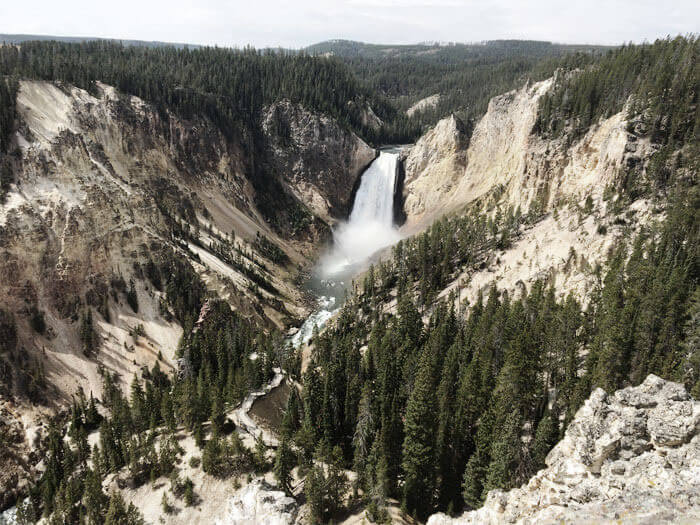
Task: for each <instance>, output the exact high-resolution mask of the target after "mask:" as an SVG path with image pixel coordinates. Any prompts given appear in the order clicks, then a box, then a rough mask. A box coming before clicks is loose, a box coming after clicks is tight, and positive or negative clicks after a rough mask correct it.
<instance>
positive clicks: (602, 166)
mask: <svg viewBox="0 0 700 525" xmlns="http://www.w3.org/2000/svg"><path fill="white" fill-rule="evenodd" d="M552 84H553V79H549V80H546V81H543V82H538V83H536V84H533V85H526V86H524V87H523V88H521V89H519V90H515V91H511V92H509V93H506V94H504V95H500V96H497V97H494V98H493V99H492V100H491V102H490V103H489V106H488V110H487V112H486V114H485V115H484V116H483V117H482V118H481V119H480V120H479V121H478V122H477V123H476V125H475V126H474V130H473V133H472V134H471V138H470V139H469V140H467V137H466V136H465V130H464V126H458V125H457V122H456V119H455V117H454V116H451V117H448V118H447V119H444V120H442V121H440V122H439V123H438V124H437V125H436V126H435V127H434V128H433V129H432V130H430V131H429V132H428V133H426V135H424V136H423V137H422V138H421V139H420V140H419V141H418V142H417V143H416V145H415V146H414V147H413V148H412V149H411V150H410V151H409V153H408V155H407V157H406V161H405V168H406V180H407V183H406V185H405V187H404V200H405V202H406V203H407V206H406V215H407V225H408V226H410V225H411V224H415V223H424V222H430V220H431V219H433V218H435V217H436V216H439V215H441V214H444V213H446V212H449V211H453V210H455V209H458V208H460V207H462V206H464V205H465V204H468V203H472V202H474V201H477V200H478V199H480V198H483V197H485V196H491V195H492V194H493V193H494V191H495V190H497V193H498V195H497V198H496V200H497V201H499V202H501V203H504V204H507V205H511V206H513V207H518V206H519V207H520V208H521V210H522V211H527V210H529V209H530V208H531V207H532V206H533V205H535V204H537V205H541V204H542V205H544V207H545V208H551V207H553V206H555V205H557V204H560V203H562V202H565V201H567V200H572V201H577V200H579V199H581V198H585V197H586V196H588V195H589V194H593V196H594V197H600V196H602V193H603V190H604V188H605V186H606V185H607V184H608V183H610V182H611V181H612V180H613V178H614V177H615V175H616V174H617V173H618V171H619V169H620V168H621V167H622V166H624V165H625V164H626V163H637V162H639V161H642V163H643V161H644V160H645V159H646V158H647V157H648V156H649V154H650V153H651V152H652V151H653V148H652V147H651V146H650V145H649V143H648V141H645V140H644V139H643V138H640V137H638V136H637V135H635V133H634V132H633V131H629V130H628V126H627V125H626V124H627V122H626V121H625V118H624V112H622V113H619V114H616V115H613V116H611V117H610V118H608V119H604V120H602V121H601V122H599V123H598V124H597V125H595V126H593V127H592V128H591V129H590V130H589V132H588V133H587V134H586V135H585V136H584V137H582V138H581V139H580V140H578V141H576V142H574V143H572V144H569V143H567V142H566V141H564V140H562V139H557V140H549V139H543V138H541V137H539V136H537V135H536V134H534V133H533V126H534V123H535V119H536V117H537V108H538V102H539V99H540V97H541V96H542V95H543V94H545V93H546V92H547V91H548V90H549V89H551V87H552ZM444 181H447V183H445V182H444Z"/></svg>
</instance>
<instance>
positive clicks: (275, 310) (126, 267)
mask: <svg viewBox="0 0 700 525" xmlns="http://www.w3.org/2000/svg"><path fill="white" fill-rule="evenodd" d="M17 113H18V119H17V128H16V132H15V134H14V135H13V143H14V146H13V150H14V154H13V155H12V156H11V159H12V160H11V165H12V170H13V179H14V183H13V184H12V186H11V187H10V189H9V191H8V192H7V194H6V197H5V200H4V202H3V203H2V204H0V275H2V276H3V278H2V279H1V280H0V302H1V303H2V307H0V309H2V311H3V316H2V317H1V318H0V331H2V333H3V336H5V335H7V337H4V341H3V348H2V350H3V352H4V351H9V352H10V354H7V355H12V356H14V358H13V359H16V360H19V361H17V362H15V363H14V365H13V366H12V367H9V368H3V372H2V373H3V375H4V381H3V384H4V385H5V386H4V387H3V390H2V391H0V394H1V396H0V397H1V398H2V399H3V401H2V402H1V403H2V404H1V405H0V415H1V416H2V421H3V424H6V425H7V428H8V429H10V430H9V432H10V434H15V433H16V434H17V440H16V441H17V446H18V450H21V449H23V448H24V447H31V446H32V445H31V441H32V439H33V437H32V436H33V435H35V434H36V433H37V432H38V433H39V434H41V430H40V428H39V427H41V426H42V425H43V423H40V421H41V420H42V419H43V417H41V416H40V415H39V413H41V412H46V411H49V412H52V411H53V410H55V409H60V408H61V407H65V406H66V405H67V404H68V403H69V401H70V396H72V395H73V394H75V392H76V390H77V389H78V388H82V389H83V390H84V392H85V393H86V395H89V393H90V392H93V393H94V394H95V395H96V396H99V395H100V392H101V379H100V374H99V371H98V370H99V367H105V369H107V370H108V371H111V372H117V373H118V374H119V376H120V378H121V379H122V381H123V382H124V384H127V383H128V382H129V381H131V378H132V377H133V376H134V374H135V373H137V372H139V371H141V370H142V368H143V367H148V368H151V367H153V365H154V364H156V363H158V364H159V366H160V367H161V368H162V369H163V370H164V371H166V372H170V371H173V370H174V369H176V368H177V359H176V349H177V346H178V341H179V339H180V336H181V334H182V332H183V329H182V321H183V320H182V319H178V315H177V312H176V311H174V310H173V308H172V307H171V306H169V305H168V302H167V301H166V300H165V297H166V294H167V293H168V290H166V282H167V281H168V277H169V276H170V275H173V274H176V273H178V272H180V273H182V272H184V273H182V275H186V274H187V271H192V270H194V272H195V273H196V274H197V275H198V276H199V278H201V279H202V281H203V282H204V283H205V285H206V288H207V290H206V291H205V293H206V294H209V295H211V296H216V297H220V298H223V299H225V300H227V301H228V302H229V304H230V305H231V306H232V307H233V308H234V309H235V310H237V311H238V312H239V313H241V314H242V315H244V316H245V317H248V318H250V319H252V320H254V321H255V322H256V323H258V324H259V325H260V326H267V327H268V328H272V327H277V328H280V329H287V328H288V327H289V326H290V325H293V324H297V323H298V322H299V320H300V319H302V318H303V317H304V316H305V315H307V313H308V311H309V307H308V305H307V302H306V300H305V298H304V297H303V296H302V293H301V292H300V290H299V288H298V286H296V285H295V284H294V283H295V281H296V280H297V279H298V278H299V275H300V271H301V270H302V269H303V268H304V267H305V266H306V265H307V264H309V262H310V259H311V258H312V257H313V256H314V254H315V253H316V250H317V249H318V246H319V245H320V244H321V241H322V240H323V239H326V238H327V237H328V235H329V226H330V224H331V223H332V221H334V220H336V218H338V217H342V216H343V215H344V213H345V210H346V209H347V207H348V206H349V202H350V200H351V198H352V191H353V188H354V187H355V184H356V182H357V179H358V178H359V176H360V173H361V172H362V170H363V168H364V167H365V166H366V165H367V164H368V163H369V162H371V160H372V159H373V158H374V155H375V151H374V150H373V149H372V148H370V147H369V146H367V144H365V143H364V142H363V141H362V140H361V139H360V138H358V137H357V136H356V135H355V134H354V133H352V132H351V131H348V130H347V129H345V128H343V127H341V126H340V125H339V124H337V123H336V122H335V121H334V120H333V119H331V118H328V117H325V116H322V115H318V114H314V113H312V112H309V111H306V110H305V109H304V108H303V107H301V106H299V105H294V106H292V105H291V104H290V103H288V102H280V103H278V104H276V105H274V106H272V107H267V108H265V109H264V111H263V116H262V118H263V121H264V122H263V129H264V133H265V136H264V137H263V139H264V143H265V148H267V150H266V151H267V153H266V155H265V157H266V158H267V164H266V165H265V170H266V171H265V173H266V174H267V176H269V177H274V182H275V184H276V186H274V187H275V188H277V191H278V192H285V193H287V194H288V195H289V197H288V201H289V202H292V203H294V206H293V207H294V209H296V210H298V211H299V216H300V217H301V219H300V221H299V224H298V225H296V228H295V229H294V230H292V229H291V228H276V227H274V226H272V223H271V221H270V220H269V219H268V217H266V216H264V215H263V214H262V213H261V211H260V209H259V207H258V202H259V201H260V199H261V197H268V198H276V197H278V196H279V195H278V194H275V195H272V196H264V195H263V196H261V195H260V194H259V190H258V192H256V189H255V187H254V184H253V183H252V182H251V177H250V175H249V174H250V172H251V167H250V165H251V163H252V161H253V159H251V157H250V152H249V151H247V150H246V148H245V147H244V145H243V142H237V141H236V140H228V139H226V138H225V137H224V136H223V135H222V133H221V132H220V131H219V130H218V129H217V128H216V127H215V126H214V125H212V124H211V123H210V122H209V121H207V120H206V119H200V118H197V119H195V120H191V121H186V120H183V119H181V118H178V117H176V116H175V115H174V114H172V113H170V112H169V111H167V110H166V111H164V110H159V109H157V108H155V107H153V106H151V105H150V104H149V103H147V102H144V101H143V100H141V99H139V98H136V97H132V96H128V95H125V94H123V93H120V92H118V91H117V90H115V89H114V88H112V87H110V86H107V85H104V84H99V83H98V85H97V90H96V93H94V94H90V93H88V92H86V91H84V90H81V89H78V88H75V87H72V86H70V85H65V84H60V83H51V82H41V81H23V82H21V84H20V89H19V92H18V95H17ZM275 118H276V119H278V120H280V119H284V125H283V126H277V127H275V128H274V129H273V127H271V124H270V122H271V119H273V120H274V119H275ZM281 130H288V131H289V133H285V132H284V131H281ZM280 133H283V135H284V136H282V135H280ZM187 268H191V269H192V270H187ZM88 317H89V322H90V324H91V326H92V327H93V330H90V331H89V333H87V332H86V331H85V330H84V326H85V324H86V323H87V319H88ZM8 334H9V335H8ZM39 377H41V382H43V383H44V384H45V385H46V388H40V387H39V386H37V385H38V383H39V382H40V381H38V378H39ZM10 400H12V401H10ZM27 401H29V402H27ZM20 421H21V423H20ZM29 463H31V461H30V462H29ZM25 474H26V473H25ZM25 474H22V473H21V472H15V473H14V474H11V475H10V476H9V477H8V479H6V480H5V481H7V483H9V485H13V486H15V487H16V486H17V485H18V481H17V480H18V478H19V479H23V478H24V477H25ZM13 476H14V477H13ZM9 485H8V486H9ZM20 485H21V486H24V482H21V483H20ZM20 490H21V487H20ZM0 492H3V493H6V494H7V495H8V496H10V492H11V491H9V490H8V491H7V492H5V491H4V490H0ZM0 505H4V504H3V503H2V502H0Z"/></svg>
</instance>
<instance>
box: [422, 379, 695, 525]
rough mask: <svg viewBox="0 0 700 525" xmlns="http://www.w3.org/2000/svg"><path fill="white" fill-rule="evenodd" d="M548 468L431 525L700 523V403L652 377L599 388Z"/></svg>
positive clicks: (677, 387) (549, 458)
mask: <svg viewBox="0 0 700 525" xmlns="http://www.w3.org/2000/svg"><path fill="white" fill-rule="evenodd" d="M546 463H547V468H545V469H543V470H541V471H540V472H538V473H537V474H536V475H535V476H534V477H533V478H532V479H531V480H530V482H529V483H528V484H527V485H523V486H522V487H520V488H516V489H513V490H511V491H510V492H503V491H500V490H494V491H491V492H489V494H488V497H487V498H486V503H485V504H484V506H483V507H482V508H481V509H479V510H476V511H472V512H468V513H466V514H464V515H463V516H462V517H460V518H456V519H451V518H449V517H448V516H445V515H444V514H436V515H433V516H431V517H430V519H429V520H428V525H467V524H476V523H479V524H494V525H495V524H501V523H517V524H530V523H538V524H542V523H616V524H618V523H630V524H631V523H635V524H637V523H649V524H651V523H700V402H698V401H695V400H693V399H692V398H691V397H690V396H689V394H688V393H687V392H686V391H685V389H684V388H683V386H682V385H680V384H678V383H672V382H669V381H664V380H663V379H660V378H659V377H657V376H654V375H650V376H649V377H647V379H646V380H645V381H644V383H642V384H641V385H639V386H637V387H629V388H625V389H623V390H619V391H617V392H616V393H614V394H613V395H608V394H606V393H605V392H604V391H603V390H601V389H597V390H596V391H594V392H593V394H591V397H590V398H589V399H588V400H587V401H586V403H585V404H584V405H583V407H581V409H580V410H579V411H578V413H577V414H576V417H575V418H574V420H573V421H572V422H571V424H570V425H569V428H568V429H567V431H566V434H565V436H564V439H563V440H562V441H560V442H559V444H557V445H556V446H555V447H554V449H552V451H551V452H550V453H549V455H548V456H547V460H546Z"/></svg>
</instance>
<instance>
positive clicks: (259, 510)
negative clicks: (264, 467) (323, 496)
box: [216, 481, 299, 525]
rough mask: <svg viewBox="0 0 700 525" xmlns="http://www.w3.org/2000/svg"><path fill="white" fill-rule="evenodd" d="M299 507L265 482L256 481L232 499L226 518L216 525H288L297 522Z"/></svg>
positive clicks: (218, 521)
mask: <svg viewBox="0 0 700 525" xmlns="http://www.w3.org/2000/svg"><path fill="white" fill-rule="evenodd" d="M298 510H299V508H298V506H297V503H296V501H295V500H294V499H293V498H290V497H288V496H286V495H285V493H284V492H282V491H278V490H274V489H273V488H272V487H271V486H270V485H268V484H267V483H265V481H254V482H252V483H249V484H248V485H246V486H245V487H243V488H242V489H240V490H239V491H238V492H237V493H236V495H235V496H234V497H232V498H231V499H230V500H229V505H228V509H227V512H226V515H225V516H224V517H223V518H221V519H218V520H216V525H234V524H235V525H289V524H292V523H295V521H296V518H297V513H298Z"/></svg>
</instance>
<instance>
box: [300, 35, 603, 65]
mask: <svg viewBox="0 0 700 525" xmlns="http://www.w3.org/2000/svg"><path fill="white" fill-rule="evenodd" d="M603 49H610V47H606V46H592V45H578V44H555V43H552V42H544V41H538V40H490V41H486V42H477V43H470V44H460V43H419V44H405V45H391V44H367V43H364V42H357V41H354V40H326V41H324V42H319V43H317V44H313V45H311V46H308V47H306V48H305V49H304V51H306V52H307V53H310V54H312V55H313V54H318V55H321V54H332V55H335V56H338V57H341V58H369V59H385V58H406V57H415V58H418V57H424V58H426V59H428V60H435V61H439V62H444V61H445V60H447V61H448V62H458V61H460V60H467V59H473V58H475V57H476V56H489V55H493V54H502V53H514V54H528V55H530V56H532V55H539V56H542V57H545V56H551V55H553V54H565V53H571V52H579V51H580V52H590V51H599V50H603Z"/></svg>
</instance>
